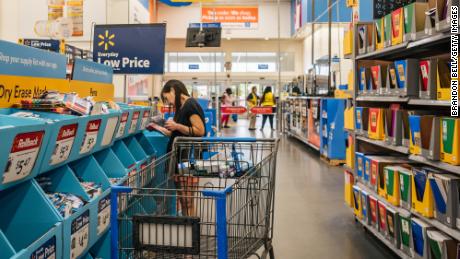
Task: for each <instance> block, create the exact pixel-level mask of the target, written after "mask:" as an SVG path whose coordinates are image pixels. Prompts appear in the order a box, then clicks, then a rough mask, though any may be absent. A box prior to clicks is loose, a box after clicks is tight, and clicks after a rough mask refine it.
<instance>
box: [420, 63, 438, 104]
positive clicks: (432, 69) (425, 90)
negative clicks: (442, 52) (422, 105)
mask: <svg viewBox="0 0 460 259" xmlns="http://www.w3.org/2000/svg"><path fill="white" fill-rule="evenodd" d="M419 65H420V80H419V84H420V87H419V88H420V95H419V97H420V99H430V100H436V95H437V87H436V82H437V67H438V66H437V59H434V58H432V59H426V60H420V61H419Z"/></svg>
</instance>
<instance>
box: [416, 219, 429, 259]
mask: <svg viewBox="0 0 460 259" xmlns="http://www.w3.org/2000/svg"><path fill="white" fill-rule="evenodd" d="M429 229H431V227H430V225H428V224H426V223H425V222H423V221H422V220H420V219H418V218H412V243H413V245H414V258H416V259H429V258H430V257H429V254H428V239H427V231H428V230H429Z"/></svg>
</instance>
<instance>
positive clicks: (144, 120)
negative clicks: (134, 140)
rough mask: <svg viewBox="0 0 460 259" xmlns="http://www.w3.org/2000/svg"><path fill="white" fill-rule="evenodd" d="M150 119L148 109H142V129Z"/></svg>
mask: <svg viewBox="0 0 460 259" xmlns="http://www.w3.org/2000/svg"><path fill="white" fill-rule="evenodd" d="M149 121H150V111H144V114H143V116H142V124H141V130H144V129H145V128H146V127H147V124H148V123H149Z"/></svg>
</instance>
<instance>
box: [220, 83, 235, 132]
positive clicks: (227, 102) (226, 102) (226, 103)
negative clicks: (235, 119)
mask: <svg viewBox="0 0 460 259" xmlns="http://www.w3.org/2000/svg"><path fill="white" fill-rule="evenodd" d="M232 94H233V92H232V89H230V88H227V89H225V92H224V94H223V95H222V100H221V102H222V104H221V107H231V106H233V96H232ZM229 119H230V114H227V113H223V114H222V120H221V124H222V125H223V127H224V128H230V127H229V126H228V120H229Z"/></svg>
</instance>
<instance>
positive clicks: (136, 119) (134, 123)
mask: <svg viewBox="0 0 460 259" xmlns="http://www.w3.org/2000/svg"><path fill="white" fill-rule="evenodd" d="M139 114H140V112H134V114H133V119H132V120H131V125H130V126H129V131H128V133H129V134H131V133H134V131H135V130H136V128H137V123H138V122H139Z"/></svg>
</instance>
